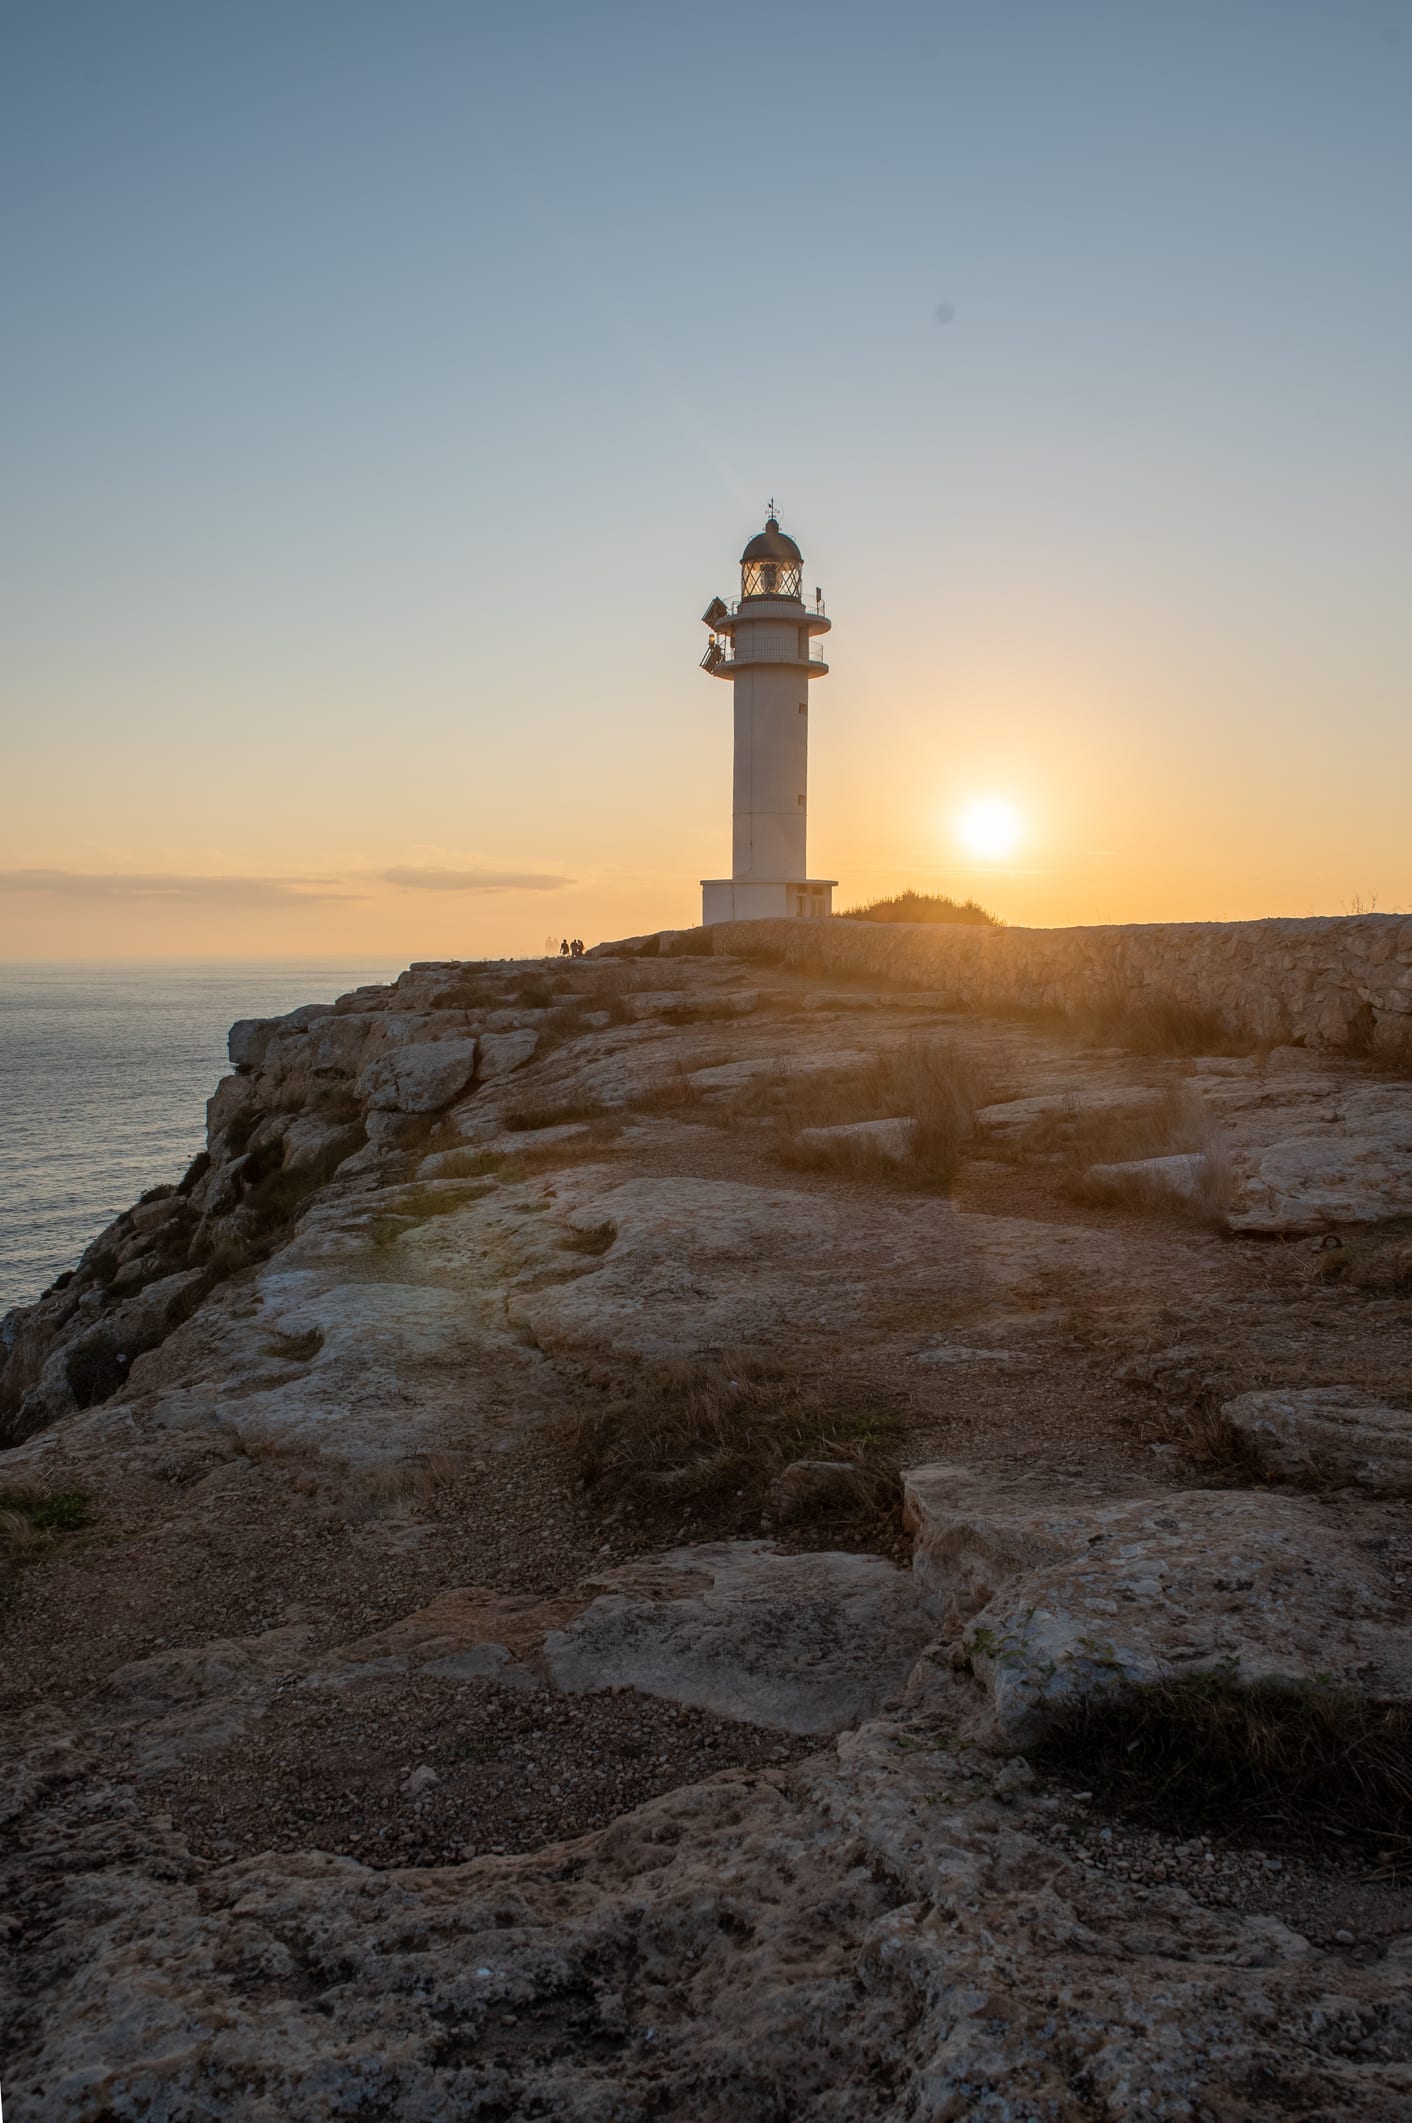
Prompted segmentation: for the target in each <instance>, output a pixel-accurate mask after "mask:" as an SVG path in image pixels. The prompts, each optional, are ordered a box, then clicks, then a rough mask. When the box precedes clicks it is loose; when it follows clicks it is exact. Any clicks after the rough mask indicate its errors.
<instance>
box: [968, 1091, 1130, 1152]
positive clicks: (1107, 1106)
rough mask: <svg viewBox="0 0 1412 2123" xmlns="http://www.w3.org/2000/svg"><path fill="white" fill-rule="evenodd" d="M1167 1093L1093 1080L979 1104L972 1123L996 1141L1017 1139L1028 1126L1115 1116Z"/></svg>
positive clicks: (1022, 1135) (1025, 1131)
mask: <svg viewBox="0 0 1412 2123" xmlns="http://www.w3.org/2000/svg"><path fill="white" fill-rule="evenodd" d="M1169 1096H1170V1094H1169V1093H1168V1092H1166V1091H1164V1090H1161V1089H1158V1088H1155V1087H1153V1086H1150V1085H1144V1084H1095V1085H1090V1086H1087V1087H1085V1086H1081V1085H1080V1086H1075V1087H1074V1088H1073V1089H1072V1090H1065V1091H1052V1092H1051V1091H1041V1092H1035V1093H1033V1094H1032V1095H1031V1096H1030V1097H1028V1098H1011V1099H1006V1100H1004V1101H1003V1102H1002V1103H1000V1104H998V1105H992V1106H982V1107H981V1109H980V1111H979V1112H978V1113H977V1115H976V1126H977V1127H978V1128H983V1129H984V1130H985V1132H986V1133H987V1134H988V1135H991V1136H993V1137H994V1138H995V1139H996V1140H997V1141H999V1142H1018V1141H1020V1140H1021V1138H1022V1137H1024V1136H1025V1135H1027V1134H1028V1133H1029V1131H1030V1130H1031V1129H1032V1128H1036V1127H1039V1126H1041V1125H1050V1126H1054V1125H1058V1126H1060V1127H1062V1126H1063V1125H1064V1123H1065V1122H1072V1121H1075V1120H1078V1119H1080V1118H1083V1119H1089V1118H1091V1117H1093V1116H1096V1115H1102V1116H1105V1117H1106V1116H1109V1115H1111V1116H1113V1117H1114V1118H1115V1119H1116V1118H1118V1117H1120V1116H1124V1115H1127V1114H1129V1113H1144V1112H1148V1111H1150V1110H1152V1109H1153V1108H1155V1107H1159V1106H1161V1105H1163V1104H1164V1103H1165V1102H1166V1100H1167V1099H1168V1097H1169Z"/></svg>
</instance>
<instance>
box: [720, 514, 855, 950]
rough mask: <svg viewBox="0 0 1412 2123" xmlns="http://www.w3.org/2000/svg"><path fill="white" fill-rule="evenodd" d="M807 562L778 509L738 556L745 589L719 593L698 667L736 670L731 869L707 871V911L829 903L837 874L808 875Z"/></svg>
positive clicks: (814, 617) (810, 636)
mask: <svg viewBox="0 0 1412 2123" xmlns="http://www.w3.org/2000/svg"><path fill="white" fill-rule="evenodd" d="M803 575H804V562H803V559H802V558H801V555H800V551H799V548H798V546H797V545H796V544H795V542H794V540H793V539H792V538H789V537H787V536H786V535H785V533H784V532H783V531H782V530H781V529H780V527H779V524H778V523H777V522H776V520H775V517H774V515H773V514H771V516H770V520H769V522H768V523H767V524H766V525H765V528H764V530H763V531H761V533H760V534H759V536H758V537H756V538H752V539H751V541H750V543H749V545H748V546H747V547H746V548H745V551H744V552H743V553H742V554H741V556H740V599H739V602H738V603H737V604H734V605H728V604H727V603H726V602H725V601H724V599H722V598H720V597H713V598H712V600H711V602H710V604H709V605H707V607H706V610H705V611H704V612H703V613H702V615H701V617H702V620H703V622H704V624H705V625H706V626H707V627H709V628H710V630H711V640H710V645H709V646H708V648H707V650H706V654H705V655H704V656H703V657H702V659H701V668H702V669H703V671H707V672H709V673H710V675H711V676H712V677H713V678H728V679H729V680H730V681H731V688H732V693H733V698H734V704H735V784H734V795H733V800H732V806H731V812H732V818H731V874H730V876H729V877H703V878H702V880H701V919H702V922H703V923H704V924H706V925H707V926H709V925H710V924H711V923H712V922H718V921H768V920H772V919H773V920H789V921H800V920H804V921H809V920H817V919H821V918H822V917H824V916H826V915H828V914H831V913H832V911H833V888H834V886H835V884H836V883H837V882H838V880H837V878H833V877H810V875H809V873H808V863H807V860H806V854H805V849H806V843H807V838H808V823H809V685H810V682H811V680H813V679H815V678H823V677H825V676H826V675H827V672H828V668H829V667H828V665H827V664H826V663H825V662H824V659H823V653H822V651H821V650H820V649H817V648H816V647H815V646H814V641H815V637H816V636H818V635H821V634H827V633H828V631H829V622H828V620H827V619H826V618H825V617H824V609H823V598H822V596H821V595H820V594H819V593H818V592H817V591H816V592H815V595H814V609H813V610H812V611H809V610H807V609H806V607H805V604H804V599H803V595H802V592H801V583H802V580H803Z"/></svg>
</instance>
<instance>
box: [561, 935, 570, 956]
mask: <svg viewBox="0 0 1412 2123" xmlns="http://www.w3.org/2000/svg"><path fill="white" fill-rule="evenodd" d="M568 955H569V939H568V937H567V936H566V937H565V938H564V939H563V941H562V942H561V944H560V945H559V956H560V958H567V957H568Z"/></svg>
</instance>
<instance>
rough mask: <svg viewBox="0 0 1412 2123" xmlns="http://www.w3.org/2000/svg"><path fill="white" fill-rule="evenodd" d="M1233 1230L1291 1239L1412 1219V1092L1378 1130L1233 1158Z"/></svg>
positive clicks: (1336, 1133)
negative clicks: (1398, 1218) (1389, 1219)
mask: <svg viewBox="0 0 1412 2123" xmlns="http://www.w3.org/2000/svg"><path fill="white" fill-rule="evenodd" d="M1235 1169H1236V1176H1237V1182H1238V1189H1239V1192H1238V1198H1237V1202H1236V1206H1235V1209H1234V1210H1233V1212H1232V1214H1231V1217H1230V1219H1229V1222H1230V1228H1231V1230H1232V1231H1243V1232H1251V1233H1258V1234H1269V1235H1271V1236H1275V1235H1280V1236H1287V1237H1299V1236H1304V1235H1307V1234H1310V1233H1313V1232H1317V1231H1327V1230H1329V1229H1331V1228H1332V1227H1333V1226H1334V1225H1336V1224H1368V1223H1378V1222H1380V1221H1381V1220H1382V1219H1383V1218H1385V1217H1393V1216H1408V1215H1412V1090H1410V1091H1408V1092H1407V1094H1406V1097H1405V1106H1404V1110H1403V1111H1402V1112H1401V1113H1400V1114H1390V1115H1388V1116H1386V1118H1385V1121H1384V1125H1382V1126H1381V1127H1379V1128H1378V1129H1377V1130H1376V1132H1369V1133H1367V1134H1362V1133H1355V1132H1353V1131H1352V1130H1350V1129H1348V1128H1346V1127H1342V1126H1337V1125H1331V1126H1326V1127H1325V1128H1324V1129H1323V1131H1322V1132H1321V1133H1319V1134H1313V1133H1310V1134H1301V1135H1295V1136H1291V1137H1289V1138H1288V1139H1286V1140H1285V1141H1283V1142H1276V1143H1272V1144H1270V1145H1269V1146H1268V1147H1267V1148H1264V1149H1259V1150H1256V1151H1253V1152H1251V1153H1248V1154H1246V1155H1244V1156H1240V1155H1238V1156H1237V1157H1236V1159H1235Z"/></svg>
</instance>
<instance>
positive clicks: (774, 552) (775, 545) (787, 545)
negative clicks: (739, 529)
mask: <svg viewBox="0 0 1412 2123" xmlns="http://www.w3.org/2000/svg"><path fill="white" fill-rule="evenodd" d="M750 560H779V561H783V562H785V563H786V564H787V565H790V566H793V567H796V568H799V567H803V565H804V555H803V554H802V553H801V552H800V550H799V548H798V546H797V545H796V544H795V542H794V540H793V539H792V538H788V537H786V536H785V533H784V532H783V531H782V530H781V529H780V527H779V525H778V524H777V523H776V522H775V519H774V517H773V516H772V517H771V518H770V520H769V522H768V523H767V524H766V525H765V528H764V530H763V531H757V533H756V534H755V536H754V537H753V538H752V539H751V541H750V543H749V545H748V546H747V547H746V548H745V551H744V552H743V553H742V554H741V556H740V564H741V566H742V567H744V566H745V564H746V562H747V561H750Z"/></svg>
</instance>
